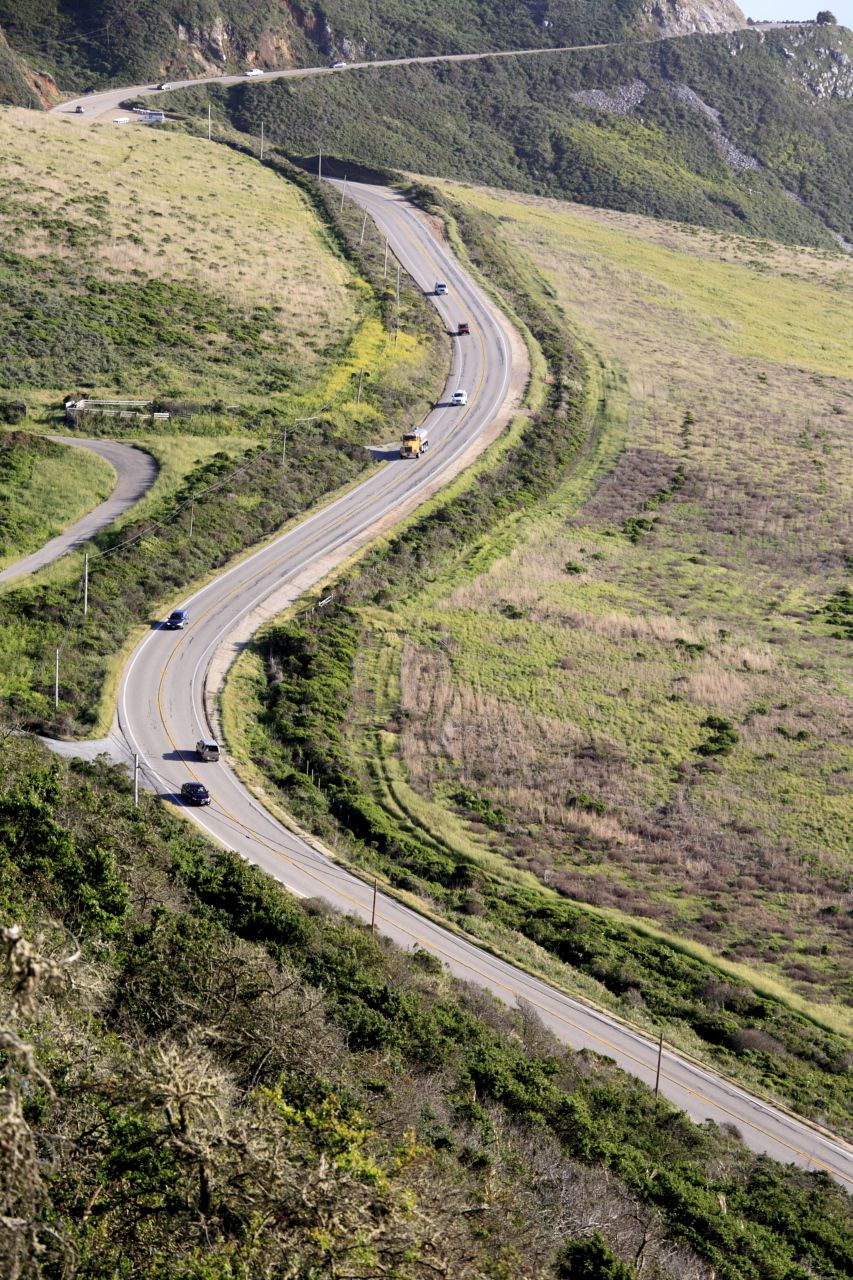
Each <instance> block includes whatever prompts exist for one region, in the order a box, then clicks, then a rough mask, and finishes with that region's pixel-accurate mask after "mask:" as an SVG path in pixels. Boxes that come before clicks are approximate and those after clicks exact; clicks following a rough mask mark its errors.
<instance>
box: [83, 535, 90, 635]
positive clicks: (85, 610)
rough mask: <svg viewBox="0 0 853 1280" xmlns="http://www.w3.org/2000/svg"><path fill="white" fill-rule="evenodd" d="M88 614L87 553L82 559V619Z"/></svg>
mask: <svg viewBox="0 0 853 1280" xmlns="http://www.w3.org/2000/svg"><path fill="white" fill-rule="evenodd" d="M88 612H89V552H88V551H87V552H86V554H85V555H84V557H83V617H84V618H85V617H86V615H87V614H88Z"/></svg>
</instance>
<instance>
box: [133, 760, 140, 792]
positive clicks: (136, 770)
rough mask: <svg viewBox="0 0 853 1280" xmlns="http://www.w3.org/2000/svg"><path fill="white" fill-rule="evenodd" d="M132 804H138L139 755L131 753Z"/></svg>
mask: <svg viewBox="0 0 853 1280" xmlns="http://www.w3.org/2000/svg"><path fill="white" fill-rule="evenodd" d="M133 803H134V804H135V805H138V804H139V754H138V752H136V751H134V753H133Z"/></svg>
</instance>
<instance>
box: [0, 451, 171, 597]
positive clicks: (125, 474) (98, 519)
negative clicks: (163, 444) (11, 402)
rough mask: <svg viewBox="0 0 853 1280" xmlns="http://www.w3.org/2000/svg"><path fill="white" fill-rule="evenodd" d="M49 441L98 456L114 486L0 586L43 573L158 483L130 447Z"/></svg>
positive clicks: (153, 468)
mask: <svg viewBox="0 0 853 1280" xmlns="http://www.w3.org/2000/svg"><path fill="white" fill-rule="evenodd" d="M48 439H50V440H53V441H55V442H56V444H67V445H71V446H72V447H73V448H75V449H88V450H89V452H90V453H97V454H98V456H99V457H101V458H103V459H104V461H105V462H108V463H109V464H110V466H111V467H112V468H113V470H114V471H115V473H116V486H115V488H114V489H113V491H112V493H111V494H110V496H109V497H108V498H107V499H106V501H105V502H102V503H101V504H100V505H99V506H97V507H93V508H92V510H91V511H90V512H88V514H87V515H85V516H83V517H82V518H81V519H80V520H77V521H76V522H75V523H74V524H72V525H69V526H68V528H67V529H66V530H65V531H64V532H63V533H60V534H58V535H57V536H56V537H55V538H51V540H50V542H47V543H45V545H44V546H43V547H42V548H41V549H40V550H38V551H34V552H33V553H32V555H29V556H24V557H23V558H22V559H21V560H16V561H15V563H14V564H10V565H9V566H8V568H6V569H4V570H3V572H2V573H0V582H9V581H11V580H12V579H13V578H22V577H24V575H25V574H29V573H35V572H36V570H37V569H43V568H44V566H45V565H46V564H50V563H51V562H52V561H53V560H58V559H59V557H60V556H64V555H65V552H66V551H71V550H72V549H73V548H74V547H80V546H82V545H83V544H84V543H85V542H88V541H89V539H90V538H92V537H94V535H95V534H96V533H98V532H99V531H100V530H101V529H105V528H106V526H107V525H108V524H112V522H113V521H114V520H117V519H118V517H119V516H120V515H122V514H123V513H124V512H125V511H127V509H128V507H132V506H133V504H134V503H135V502H138V501H139V499H140V498H141V497H142V495H143V494H144V493H147V491H148V490H149V489H150V488H151V486H152V484H153V483H154V481H155V480H156V479H157V472H158V470H159V468H158V466H157V463H156V462H155V461H154V459H153V458H152V457H151V454H150V453H145V452H144V451H143V450H142V449H137V448H134V447H133V446H132V445H128V444H118V443H117V442H116V441H115V440H89V439H82V438H80V437H77V436H49V437H48Z"/></svg>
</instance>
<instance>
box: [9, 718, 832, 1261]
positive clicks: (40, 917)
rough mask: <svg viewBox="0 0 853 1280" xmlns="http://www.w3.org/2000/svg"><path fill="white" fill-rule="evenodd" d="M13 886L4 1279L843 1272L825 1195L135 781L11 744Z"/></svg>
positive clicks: (814, 1183) (817, 1182) (828, 1191)
mask: <svg viewBox="0 0 853 1280" xmlns="http://www.w3.org/2000/svg"><path fill="white" fill-rule="evenodd" d="M0 870H1V871H2V874H0V928H2V929H3V944H4V945H3V955H4V957H5V959H6V966H5V976H4V977H3V979H2V983H0V1028H2V1032H3V1036H4V1040H3V1043H4V1046H5V1047H4V1049H3V1050H2V1051H0V1083H2V1086H3V1089H4V1090H5V1092H4V1093H3V1108H4V1111H3V1119H4V1124H3V1127H2V1128H0V1143H2V1144H3V1147H2V1149H3V1154H4V1164H3V1176H2V1178H0V1215H2V1218H1V1219H0V1221H2V1227H0V1258H2V1263H0V1266H2V1268H3V1271H4V1274H9V1275H11V1274H18V1275H20V1276H22V1277H23V1278H24V1280H29V1278H30V1277H35V1276H42V1277H44V1278H45V1280H54V1277H56V1278H58V1277H60V1276H63V1277H74V1278H76V1280H83V1278H85V1280H114V1277H115V1276H124V1275H127V1276H130V1275H133V1276H142V1277H151V1278H152V1280H154V1278H155V1277H156V1278H157V1280H163V1278H164V1277H166V1276H168V1277H170V1280H172V1278H173V1277H180V1278H181V1280H211V1278H214V1277H215V1280H237V1278H239V1280H249V1277H252V1280H263V1278H265V1277H270V1278H271V1280H272V1278H273V1277H275V1280H282V1278H285V1277H286V1278H288V1280H314V1278H315V1277H319V1276H324V1277H325V1276H341V1277H342V1276H348V1277H353V1278H356V1277H368V1276H384V1277H388V1278H389V1280H391V1278H394V1280H409V1278H412V1280H414V1278H417V1280H420V1278H421V1277H426V1276H435V1275H439V1276H446V1277H451V1276H452V1277H454V1280H475V1278H476V1280H509V1277H512V1278H513V1280H539V1278H540V1277H541V1278H542V1280H545V1277H549V1276H550V1277H556V1276H558V1277H563V1278H567V1277H575V1276H578V1277H586V1276H593V1275H594V1276H597V1277H601V1276H612V1277H614V1280H615V1278H617V1277H618V1280H627V1278H628V1277H629V1276H631V1275H633V1274H634V1266H637V1267H638V1268H640V1269H641V1270H642V1274H643V1275H644V1276H651V1277H669V1276H672V1277H676V1276H678V1277H695V1278H696V1280H707V1277H709V1276H710V1275H711V1274H716V1275H717V1276H718V1277H720V1278H721V1280H740V1278H741V1277H755V1278H756V1280H758V1278H759V1277H761V1278H762V1280H766V1278H768V1277H772V1278H773V1280H783V1278H788V1277H790V1280H805V1278H806V1277H807V1276H820V1277H826V1280H836V1277H838V1278H839V1280H840V1277H841V1276H843V1275H844V1274H846V1273H848V1272H849V1267H850V1264H851V1258H850V1254H849V1240H850V1202H849V1199H848V1198H847V1197H846V1196H845V1195H844V1193H843V1192H842V1191H841V1190H840V1189H839V1188H838V1187H836V1186H835V1185H834V1184H833V1183H832V1182H831V1181H830V1180H829V1179H827V1178H825V1177H824V1176H822V1175H819V1174H805V1173H801V1172H799V1171H796V1170H793V1169H784V1168H782V1167H781V1166H779V1165H776V1164H774V1163H773V1162H772V1161H770V1160H767V1159H766V1158H763V1157H755V1156H753V1155H751V1154H750V1153H749V1152H747V1151H745V1150H744V1149H743V1148H742V1147H741V1146H740V1144H739V1143H738V1142H737V1140H736V1139H735V1138H734V1137H733V1136H732V1135H731V1134H728V1133H724V1132H722V1131H720V1130H717V1129H715V1128H713V1127H710V1126H703V1127H697V1126H694V1125H692V1124H690V1123H689V1122H688V1121H687V1120H686V1119H685V1118H684V1117H683V1116H682V1115H680V1114H678V1113H677V1112H675V1111H673V1110H672V1109H671V1108H669V1107H668V1106H667V1105H666V1104H664V1103H661V1102H655V1100H654V1098H653V1097H652V1095H651V1093H650V1092H649V1091H648V1090H647V1089H645V1088H643V1087H642V1086H640V1085H638V1084H637V1083H636V1082H634V1081H632V1080H631V1079H630V1078H628V1077H626V1076H624V1075H623V1074H622V1073H621V1072H619V1071H618V1070H616V1069H615V1068H614V1067H613V1066H612V1065H611V1064H609V1063H608V1062H607V1061H606V1060H604V1059H597V1058H596V1057H595V1056H594V1055H590V1054H588V1053H582V1054H578V1055H575V1054H572V1053H570V1052H568V1051H566V1050H564V1049H562V1048H561V1047H560V1046H558V1045H557V1044H556V1043H555V1042H554V1041H553V1040H552V1039H551V1038H550V1036H549V1035H548V1033H547V1032H545V1031H544V1029H543V1028H542V1027H541V1025H540V1024H539V1023H538V1022H537V1020H536V1017H535V1015H534V1014H532V1013H531V1012H530V1011H528V1010H521V1011H520V1012H518V1013H514V1014H513V1013H510V1012H509V1011H508V1010H506V1009H504V1008H502V1007H501V1006H499V1005H497V1004H496V1003H495V1002H494V1001H493V1000H492V999H491V998H488V997H486V996H484V995H483V994H481V993H478V992H477V991H475V990H473V989H466V988H464V987H460V986H457V985H456V984H455V983H453V982H452V981H451V980H450V979H448V978H447V977H446V976H444V975H443V974H442V973H441V972H440V971H439V970H438V966H437V964H436V962H435V961H434V960H432V959H431V958H430V957H428V956H425V955H421V954H418V953H415V954H414V955H413V956H408V957H407V956H404V955H403V954H402V953H400V952H398V951H397V950H396V949H395V948H393V947H392V946H391V945H390V944H383V943H380V942H379V941H377V940H376V939H374V938H372V937H371V935H370V933H369V930H367V929H366V928H365V927H364V926H362V925H359V924H357V923H354V922H352V921H349V920H344V919H342V918H340V917H335V916H332V915H330V914H328V912H327V911H326V910H325V909H324V908H322V907H321V904H312V903H308V904H299V903H297V902H296V901H295V900H294V899H292V898H290V897H288V895H287V894H286V893H284V892H283V891H282V890H281V889H280V888H279V887H278V886H277V885H276V884H275V883H274V882H273V881H271V880H268V879H267V878H265V877H264V876H262V875H261V874H260V873H258V872H257V871H256V870H254V869H252V868H250V867H247V866H245V865H244V864H242V863H241V862H240V860H239V859H238V858H236V857H235V856H234V855H232V854H230V853H227V852H224V851H222V850H215V849H213V848H211V847H210V846H207V845H205V843H204V842H203V841H202V840H201V839H200V838H199V837H197V836H196V835H195V834H193V833H192V832H191V830H190V829H189V828H188V827H187V826H186V825H185V824H184V823H183V822H181V821H179V820H178V819H176V818H175V817H173V816H172V815H171V814H170V813H169V811H168V809H167V808H166V807H164V806H163V805H162V803H160V802H159V801H156V800H154V799H149V798H147V797H144V796H143V798H142V803H141V804H140V806H139V808H134V806H133V803H132V797H131V794H130V787H129V785H128V782H127V780H126V779H125V777H124V776H123V774H121V773H120V772H119V771H117V770H114V769H111V768H109V767H107V766H106V765H104V764H102V763H97V764H94V765H85V764H81V763H77V764H70V765H69V764H66V763H60V762H57V761H51V760H48V759H47V758H46V756H45V753H44V752H43V750H42V748H40V746H39V745H38V744H37V743H34V742H31V741H29V740H27V739H25V738H21V737H6V738H5V739H4V740H3V742H2V749H0ZM47 919H50V920H51V921H52V922H53V923H52V924H51V925H46V924H45V923H44V922H45V921H46V920H47ZM13 920H14V921H16V922H17V923H18V925H19V926H20V928H19V929H17V930H11V929H10V927H9V926H10V923H11V922H12V921H13ZM72 936H73V938H75V939H76V940H77V941H79V942H80V944H81V945H82V959H81V960H80V961H79V962H77V963H76V964H72V965H70V966H69V965H64V964H63V959H64V958H67V957H68V956H69V955H70V953H71V952H72V951H73V950H74V949H75V942H74V941H72ZM29 1043H31V1044H32V1046H33V1049H34V1053H32V1052H31V1051H30V1049H29ZM12 1151H14V1153H15V1154H14V1159H5V1157H6V1156H9V1155H10V1153H11V1152H12ZM16 1268H20V1269H19V1270H17V1269H16ZM712 1269H713V1270H712Z"/></svg>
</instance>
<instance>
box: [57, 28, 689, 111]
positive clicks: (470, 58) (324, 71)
mask: <svg viewBox="0 0 853 1280" xmlns="http://www.w3.org/2000/svg"><path fill="white" fill-rule="evenodd" d="M671 39H678V37H677V36H664V35H660V36H655V37H653V38H652V39H646V40H642V39H637V40H631V41H622V42H619V41H610V42H608V43H606V44H569V45H559V46H556V47H554V48H548V49H499V50H497V51H494V52H491V53H488V52H487V53H436V54H425V55H423V56H422V57H419V58H384V59H381V60H377V61H375V62H348V63H347V64H346V66H343V67H329V66H325V67H288V68H286V69H283V70H281V71H265V72H264V73H263V75H262V76H252V77H251V78H248V77H247V76H246V75H245V74H243V75H234V76H229V75H215V76H195V77H193V78H191V79H188V80H171V79H170V80H168V81H167V83H168V85H169V88H170V89H194V88H197V87H198V86H199V85H202V84H219V85H225V86H229V85H235V84H269V82H270V80H285V79H289V80H297V79H300V78H304V77H306V76H337V75H344V74H346V73H347V72H349V71H365V70H369V69H370V68H372V67H410V66H417V65H418V64H429V63H433V62H478V61H482V60H483V59H485V58H531V57H540V56H541V55H542V54H546V53H582V52H583V51H584V50H589V49H617V48H624V46H625V44H626V43H627V44H657V43H659V41H661V40H671ZM161 83H163V82H161ZM159 92H160V91H159V89H158V86H157V85H156V84H134V85H126V86H125V87H124V88H119V89H113V88H110V89H100V90H98V91H97V92H95V93H88V94H84V96H83V97H80V98H69V99H68V100H67V101H65V102H60V103H57V105H56V106H55V107H51V113H52V114H53V115H69V114H70V115H73V116H75V118H76V119H79V120H81V121H82V122H83V123H88V122H91V121H93V120H100V119H104V118H105V117H107V115H108V113H109V114H112V113H114V112H115V111H116V110H117V109H118V108H119V107H120V106H121V104H122V102H124V101H125V100H126V99H128V98H142V97H148V96H149V95H151V94H159ZM78 107H81V108H82V113H81V114H79V115H78V113H77V108H78Z"/></svg>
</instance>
